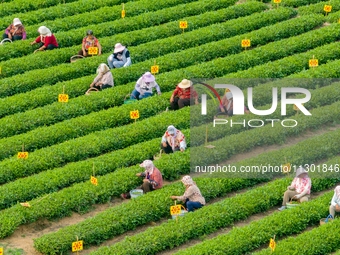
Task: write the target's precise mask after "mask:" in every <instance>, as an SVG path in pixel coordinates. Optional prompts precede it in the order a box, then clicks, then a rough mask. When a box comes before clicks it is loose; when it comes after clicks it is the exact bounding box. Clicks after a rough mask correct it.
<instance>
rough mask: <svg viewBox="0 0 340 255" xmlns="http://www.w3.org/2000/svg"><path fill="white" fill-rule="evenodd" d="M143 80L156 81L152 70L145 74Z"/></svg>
mask: <svg viewBox="0 0 340 255" xmlns="http://www.w3.org/2000/svg"><path fill="white" fill-rule="evenodd" d="M143 81H144V82H154V81H155V76H153V75H152V74H151V73H150V72H146V73H145V74H143Z"/></svg>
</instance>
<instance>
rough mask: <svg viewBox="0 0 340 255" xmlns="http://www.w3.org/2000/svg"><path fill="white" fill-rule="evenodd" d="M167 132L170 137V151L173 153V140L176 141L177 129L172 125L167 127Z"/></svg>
mask: <svg viewBox="0 0 340 255" xmlns="http://www.w3.org/2000/svg"><path fill="white" fill-rule="evenodd" d="M167 132H168V134H169V135H170V138H171V144H172V146H171V147H172V151H175V139H176V132H177V129H176V128H175V127H174V126H173V125H170V126H168V129H167ZM172 134H173V135H172Z"/></svg>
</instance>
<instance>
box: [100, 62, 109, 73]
mask: <svg viewBox="0 0 340 255" xmlns="http://www.w3.org/2000/svg"><path fill="white" fill-rule="evenodd" d="M108 71H110V68H109V67H108V66H107V65H106V64H105V63H101V64H100V65H99V66H98V68H97V74H99V73H100V74H104V73H106V72H108Z"/></svg>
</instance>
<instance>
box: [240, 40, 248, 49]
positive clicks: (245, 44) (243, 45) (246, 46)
mask: <svg viewBox="0 0 340 255" xmlns="http://www.w3.org/2000/svg"><path fill="white" fill-rule="evenodd" d="M241 46H242V47H243V48H248V47H250V40H249V39H243V40H242V41H241Z"/></svg>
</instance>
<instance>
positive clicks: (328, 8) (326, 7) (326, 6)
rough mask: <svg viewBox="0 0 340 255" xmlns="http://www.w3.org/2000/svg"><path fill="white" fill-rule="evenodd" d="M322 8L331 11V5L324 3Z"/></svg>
mask: <svg viewBox="0 0 340 255" xmlns="http://www.w3.org/2000/svg"><path fill="white" fill-rule="evenodd" d="M323 10H324V11H325V12H331V11H332V6H331V5H327V4H326V5H325V6H324V7H323Z"/></svg>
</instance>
